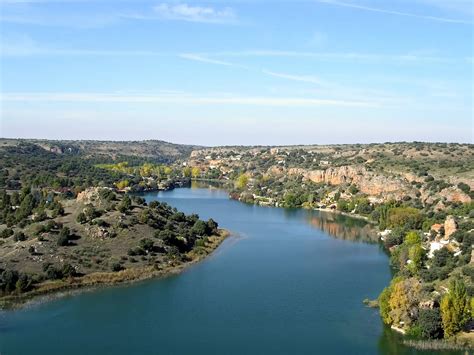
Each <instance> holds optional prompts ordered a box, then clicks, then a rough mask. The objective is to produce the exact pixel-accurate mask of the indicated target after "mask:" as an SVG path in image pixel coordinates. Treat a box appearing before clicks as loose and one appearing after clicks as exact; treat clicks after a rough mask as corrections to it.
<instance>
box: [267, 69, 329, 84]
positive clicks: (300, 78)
mask: <svg viewBox="0 0 474 355" xmlns="http://www.w3.org/2000/svg"><path fill="white" fill-rule="evenodd" d="M263 73H264V74H267V75H270V76H274V77H277V78H281V79H287V80H292V81H302V82H306V83H311V84H317V85H321V84H323V81H321V79H319V78H317V77H315V76H311V75H292V74H285V73H276V72H273V71H270V70H266V69H264V70H263Z"/></svg>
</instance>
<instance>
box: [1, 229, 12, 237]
mask: <svg viewBox="0 0 474 355" xmlns="http://www.w3.org/2000/svg"><path fill="white" fill-rule="evenodd" d="M13 234H14V232H13V230H12V229H10V228H5V229H4V230H2V232H1V233H0V238H2V239H5V238H8V237H11V236H12V235H13Z"/></svg>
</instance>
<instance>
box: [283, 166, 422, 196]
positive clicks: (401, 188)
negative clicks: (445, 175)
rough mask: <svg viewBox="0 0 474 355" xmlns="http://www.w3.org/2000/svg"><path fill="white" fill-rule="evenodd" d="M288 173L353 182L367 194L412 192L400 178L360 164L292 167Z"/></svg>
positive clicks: (320, 180) (316, 179) (328, 181)
mask: <svg viewBox="0 0 474 355" xmlns="http://www.w3.org/2000/svg"><path fill="white" fill-rule="evenodd" d="M288 175H302V176H303V177H304V178H305V179H307V180H311V181H312V182H315V183H325V184H328V185H341V184H354V185H356V186H357V187H358V189H359V190H360V191H361V192H363V193H365V194H367V195H369V196H383V197H387V198H396V199H401V198H403V197H404V196H405V195H411V194H413V193H414V192H413V189H412V187H411V186H410V185H408V183H406V182H405V181H403V180H402V179H398V178H396V177H393V178H389V177H386V176H384V175H376V174H374V173H372V172H369V171H367V170H366V169H365V168H364V167H361V166H341V167H335V168H328V169H325V170H305V169H299V168H292V169H288Z"/></svg>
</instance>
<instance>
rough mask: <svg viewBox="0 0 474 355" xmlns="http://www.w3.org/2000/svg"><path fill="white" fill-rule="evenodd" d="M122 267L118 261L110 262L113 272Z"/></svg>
mask: <svg viewBox="0 0 474 355" xmlns="http://www.w3.org/2000/svg"><path fill="white" fill-rule="evenodd" d="M122 269H123V267H122V265H121V264H120V263H119V262H115V263H113V264H112V271H113V272H118V271H121V270H122Z"/></svg>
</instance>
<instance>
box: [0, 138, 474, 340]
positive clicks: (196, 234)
mask: <svg viewBox="0 0 474 355" xmlns="http://www.w3.org/2000/svg"><path fill="white" fill-rule="evenodd" d="M0 149H1V150H2V152H1V153H2V154H1V155H0V157H1V161H0V163H1V166H2V167H3V169H2V170H1V172H0V189H3V191H2V192H1V196H0V201H1V208H2V215H1V216H0V224H1V226H0V232H1V236H2V237H3V239H0V243H2V244H1V245H0V268H3V269H4V270H3V272H2V280H1V281H0V282H1V287H2V290H3V291H2V292H3V295H4V296H3V298H4V299H5V298H6V297H7V298H8V297H18V295H20V294H22V293H23V292H25V290H28V289H29V290H31V291H26V292H35V291H34V290H38V289H41V288H43V289H44V288H47V287H56V286H54V285H59V286H57V287H62V286H61V285H67V284H69V283H80V281H77V280H83V281H84V282H89V283H91V284H94V283H95V282H96V281H95V279H96V276H97V278H98V279H100V278H101V277H104V278H105V279H109V280H112V282H115V281H114V280H116V279H120V278H125V279H134V276H133V274H134V270H135V271H137V270H140V268H143V267H146V268H148V270H154V271H152V272H151V273H152V274H154V273H155V272H156V273H160V272H162V270H166V269H167V267H168V266H167V265H174V263H178V264H179V263H181V264H180V265H182V263H185V262H187V261H189V260H193V259H194V257H195V255H201V254H206V253H208V252H209V251H210V250H212V249H213V248H214V247H215V246H216V245H217V244H218V243H219V241H220V240H221V239H222V238H221V237H216V236H215V235H216V234H219V233H218V232H217V224H216V223H215V222H213V221H208V222H204V221H200V220H199V219H198V217H197V216H184V215H183V214H181V213H179V212H177V211H175V210H172V209H171V208H170V207H169V206H166V205H164V204H161V203H150V204H149V205H145V204H144V201H143V200H142V199H141V198H140V197H133V195H134V194H133V193H134V192H140V191H147V190H160V189H170V188H174V187H179V186H186V185H188V184H189V182H190V181H191V180H211V181H218V182H220V183H222V185H223V186H224V187H225V188H226V189H228V190H229V193H230V197H231V198H234V199H237V200H240V201H242V202H246V203H253V204H258V205H262V206H278V207H287V208H300V207H301V208H309V209H323V210H328V211H333V212H334V213H345V214H349V215H352V216H354V217H359V218H364V219H366V220H367V221H369V222H370V223H371V224H372V225H373V226H374V228H375V229H376V230H378V240H379V242H380V243H382V244H383V246H384V248H385V249H386V251H387V253H389V254H390V260H391V265H392V267H393V270H394V277H393V280H392V282H391V283H390V285H387V288H386V289H385V290H383V292H382V293H381V295H380V297H378V299H377V300H375V301H372V302H368V303H370V304H371V305H375V306H377V307H379V309H380V314H381V317H382V319H383V321H384V322H385V323H386V324H387V325H389V326H391V327H392V328H393V329H395V330H397V331H399V332H402V333H405V334H406V335H407V337H406V339H405V342H406V343H407V344H409V345H411V346H415V347H419V348H423V349H428V348H429V349H434V348H438V349H442V348H457V347H459V348H467V347H472V344H473V336H472V335H473V333H471V332H470V331H471V329H472V327H473V320H472V318H473V314H474V253H473V249H472V246H473V242H474V202H473V199H474V145H472V144H446V143H421V142H414V143H403V142H402V143H385V144H366V145H362V144H352V145H330V146H290V147H214V148H205V147H192V146H176V145H172V144H169V143H163V142H157V141H147V142H87V141H86V142H72V141H41V140H40V141H38V140H26V141H25V140H22V141H16V140H2V141H0ZM63 243H64V245H61V244H63ZM176 260H179V261H176ZM81 274H82V276H77V275H81ZM130 275H132V276H130ZM52 279H56V280H52ZM12 280H14V282H13V281H12ZM58 280H59V281H58ZM87 280H90V281H87ZM7 285H8V286H7Z"/></svg>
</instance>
